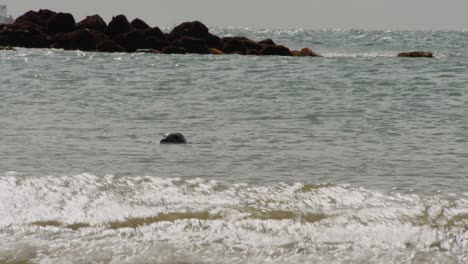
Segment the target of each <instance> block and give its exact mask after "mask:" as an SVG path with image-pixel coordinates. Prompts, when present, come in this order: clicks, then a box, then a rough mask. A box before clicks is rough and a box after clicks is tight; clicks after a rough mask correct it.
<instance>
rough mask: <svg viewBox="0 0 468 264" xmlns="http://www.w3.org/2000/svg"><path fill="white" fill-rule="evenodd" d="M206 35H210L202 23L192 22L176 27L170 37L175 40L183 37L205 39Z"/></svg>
mask: <svg viewBox="0 0 468 264" xmlns="http://www.w3.org/2000/svg"><path fill="white" fill-rule="evenodd" d="M206 34H208V28H207V27H206V26H205V25H204V24H203V23H202V22H200V21H192V22H184V23H182V24H180V25H178V26H176V27H175V28H174V29H173V30H172V31H171V33H170V34H169V35H170V37H171V39H172V40H174V39H178V38H180V37H183V36H188V37H194V38H203V37H204V36H206Z"/></svg>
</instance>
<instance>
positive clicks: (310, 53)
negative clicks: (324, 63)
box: [291, 48, 322, 57]
mask: <svg viewBox="0 0 468 264" xmlns="http://www.w3.org/2000/svg"><path fill="white" fill-rule="evenodd" d="M291 53H292V55H293V56H295V57H322V56H320V55H319V54H317V53H315V52H314V51H312V50H311V49H309V48H303V49H301V50H300V51H297V50H294V51H291Z"/></svg>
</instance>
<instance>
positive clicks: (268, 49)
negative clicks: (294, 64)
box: [260, 45, 292, 56]
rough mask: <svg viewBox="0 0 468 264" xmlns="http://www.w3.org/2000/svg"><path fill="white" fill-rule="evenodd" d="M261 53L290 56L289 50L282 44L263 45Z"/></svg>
mask: <svg viewBox="0 0 468 264" xmlns="http://www.w3.org/2000/svg"><path fill="white" fill-rule="evenodd" d="M260 54H261V55H277V56H292V54H291V51H290V50H289V49H288V48H286V47H285V46H282V45H277V46H265V47H264V48H263V49H262V50H261V51H260Z"/></svg>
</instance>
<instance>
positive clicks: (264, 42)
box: [258, 39, 276, 46]
mask: <svg viewBox="0 0 468 264" xmlns="http://www.w3.org/2000/svg"><path fill="white" fill-rule="evenodd" d="M258 44H260V45H262V46H276V43H275V42H274V41H273V40H271V39H264V40H261V41H259V42H258Z"/></svg>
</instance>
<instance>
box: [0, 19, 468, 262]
mask: <svg viewBox="0 0 468 264" xmlns="http://www.w3.org/2000/svg"><path fill="white" fill-rule="evenodd" d="M211 30H212V32H213V33H215V34H217V35H221V36H226V35H243V36H247V37H249V38H252V39H255V40H260V39H263V38H266V37H269V38H272V39H273V40H274V41H275V42H277V43H280V44H284V45H286V46H288V47H291V48H302V47H310V48H312V49H313V50H314V51H316V52H318V53H320V54H322V55H323V56H324V57H322V58H293V57H274V56H272V57H270V56H268V57H256V56H238V55H229V56H215V55H155V54H122V53H117V54H105V53H92V52H81V51H62V50H43V49H17V50H16V51H0V76H1V77H0V102H1V104H0V139H1V144H0V263H178V264H182V263H197V264H198V263H468V115H467V113H468V32H461V31H360V30H315V31H310V30H254V29H235V28H213V29H211ZM412 50H428V51H433V52H434V53H435V58H433V59H424V58H423V59H419V58H418V59H410V58H397V57H396V55H397V54H398V53H399V52H403V51H412ZM169 131H173V132H181V133H183V134H184V135H185V137H186V138H187V140H188V141H189V144H186V145H160V144H159V140H160V138H161V136H162V134H164V133H166V132H169Z"/></svg>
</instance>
